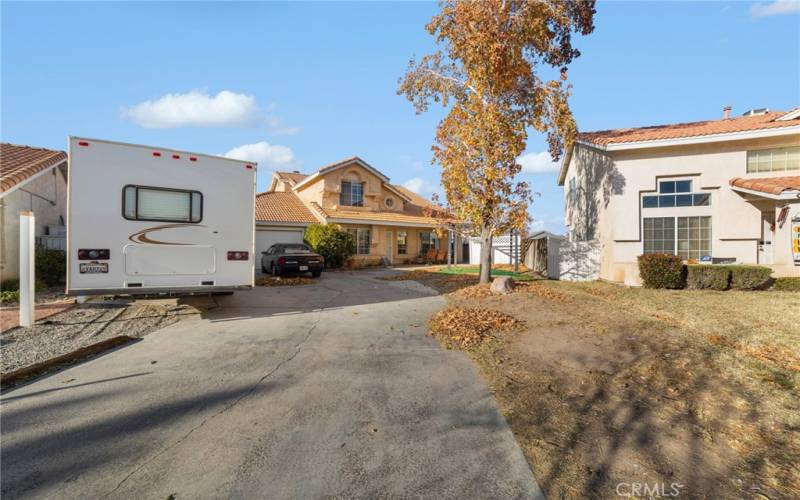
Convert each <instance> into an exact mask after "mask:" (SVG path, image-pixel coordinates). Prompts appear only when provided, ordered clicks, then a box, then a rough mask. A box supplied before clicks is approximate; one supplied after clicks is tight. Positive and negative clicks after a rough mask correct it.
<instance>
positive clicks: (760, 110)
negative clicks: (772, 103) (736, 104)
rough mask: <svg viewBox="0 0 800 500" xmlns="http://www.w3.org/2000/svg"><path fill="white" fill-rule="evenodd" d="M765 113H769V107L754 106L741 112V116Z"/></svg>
mask: <svg viewBox="0 0 800 500" xmlns="http://www.w3.org/2000/svg"><path fill="white" fill-rule="evenodd" d="M767 113H769V108H755V109H748V110H747V111H745V112H744V113H742V116H760V115H766V114H767Z"/></svg>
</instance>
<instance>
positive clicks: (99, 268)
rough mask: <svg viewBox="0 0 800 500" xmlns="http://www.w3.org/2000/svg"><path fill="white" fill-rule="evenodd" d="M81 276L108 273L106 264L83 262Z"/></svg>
mask: <svg viewBox="0 0 800 500" xmlns="http://www.w3.org/2000/svg"><path fill="white" fill-rule="evenodd" d="M80 271H81V274H98V273H107V272H108V263H107V262H84V263H82V264H81V269H80Z"/></svg>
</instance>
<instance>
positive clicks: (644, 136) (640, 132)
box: [578, 111, 800, 146]
mask: <svg viewBox="0 0 800 500" xmlns="http://www.w3.org/2000/svg"><path fill="white" fill-rule="evenodd" d="M784 115H786V113H785V112H774V111H773V112H768V113H765V114H763V115H755V116H740V117H736V118H729V119H727V120H726V119H721V120H707V121H701V122H690V123H675V124H670V125H654V126H650V127H638V128H623V129H617V130H600V131H597V132H583V133H581V134H579V135H578V139H579V140H581V141H585V142H590V143H592V144H597V145H599V146H608V145H609V144H620V143H629V142H644V141H658V140H664V139H683V138H688V137H700V136H705V135H715V134H727V133H731V132H746V131H752V130H762V129H772V128H782V127H794V126H797V125H800V119H798V118H795V119H790V120H779V121H776V118H780V117H781V116H784Z"/></svg>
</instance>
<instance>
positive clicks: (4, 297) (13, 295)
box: [0, 289, 19, 304]
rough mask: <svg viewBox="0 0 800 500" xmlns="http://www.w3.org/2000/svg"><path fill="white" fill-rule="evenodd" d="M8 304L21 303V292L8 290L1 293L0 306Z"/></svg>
mask: <svg viewBox="0 0 800 500" xmlns="http://www.w3.org/2000/svg"><path fill="white" fill-rule="evenodd" d="M6 302H19V290H6V289H3V291H1V292H0V304H5V303H6Z"/></svg>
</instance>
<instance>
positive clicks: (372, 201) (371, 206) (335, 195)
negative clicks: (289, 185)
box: [297, 165, 403, 212]
mask: <svg viewBox="0 0 800 500" xmlns="http://www.w3.org/2000/svg"><path fill="white" fill-rule="evenodd" d="M342 181H352V182H363V183H364V206H363V207H351V206H341V207H340V206H339V194H340V192H341V186H342ZM297 195H298V196H300V199H302V200H303V201H304V202H305V203H310V202H312V201H314V202H317V203H319V204H320V205H321V206H322V207H323V208H330V209H337V208H340V209H342V210H356V211H376V210H383V211H386V210H391V211H396V212H401V211H402V210H403V202H402V199H401V198H400V197H399V196H397V194H395V193H393V192H391V191H390V190H389V189H387V188H386V187H385V185H384V183H383V181H382V180H381V179H380V178H379V177H377V176H376V175H374V174H373V173H371V172H370V171H368V170H367V169H365V168H362V167H361V166H359V165H351V166H348V167H344V168H340V169H337V170H334V171H332V172H329V173H327V174H325V175H323V176H321V177H320V179H318V180H316V181H314V182H313V183H311V184H309V185H308V186H306V187H303V188H302V189H300V190H298V191H297ZM387 198H392V199H393V200H394V206H393V207H391V208H390V207H388V206H386V199H387Z"/></svg>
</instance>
